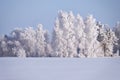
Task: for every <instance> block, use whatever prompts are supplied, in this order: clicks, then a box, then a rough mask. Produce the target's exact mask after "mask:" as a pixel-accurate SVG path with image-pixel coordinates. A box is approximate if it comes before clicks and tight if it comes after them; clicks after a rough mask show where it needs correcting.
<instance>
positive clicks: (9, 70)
mask: <svg viewBox="0 0 120 80" xmlns="http://www.w3.org/2000/svg"><path fill="white" fill-rule="evenodd" d="M0 80H120V58H82V59H81V58H0Z"/></svg>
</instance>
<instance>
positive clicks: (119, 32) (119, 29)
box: [113, 22, 120, 55]
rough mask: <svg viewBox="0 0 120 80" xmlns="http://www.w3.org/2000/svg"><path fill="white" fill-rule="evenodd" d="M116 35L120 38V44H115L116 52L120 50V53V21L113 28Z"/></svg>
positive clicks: (119, 41)
mask: <svg viewBox="0 0 120 80" xmlns="http://www.w3.org/2000/svg"><path fill="white" fill-rule="evenodd" d="M113 30H114V32H115V35H116V37H117V38H118V40H117V43H118V45H116V46H115V53H117V52H119V55H120V22H117V24H116V26H115V27H114V28H113Z"/></svg>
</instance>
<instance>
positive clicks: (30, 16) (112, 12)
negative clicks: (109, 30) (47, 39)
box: [0, 0, 120, 34]
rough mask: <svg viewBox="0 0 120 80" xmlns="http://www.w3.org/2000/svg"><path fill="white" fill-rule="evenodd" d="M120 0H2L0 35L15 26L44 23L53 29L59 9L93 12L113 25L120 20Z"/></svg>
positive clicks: (49, 28) (0, 3)
mask: <svg viewBox="0 0 120 80" xmlns="http://www.w3.org/2000/svg"><path fill="white" fill-rule="evenodd" d="M119 3H120V0H0V34H5V33H7V34H8V33H9V32H10V31H11V30H13V29H14V28H15V27H22V28H25V27H28V26H32V27H36V25H37V24H39V23H41V24H43V26H44V28H45V29H48V30H49V31H50V32H51V31H52V28H53V26H54V21H55V17H57V12H58V10H64V11H73V13H74V14H75V15H76V14H77V13H80V15H81V16H83V17H84V18H85V16H87V15H88V14H93V16H94V17H95V18H96V20H97V21H101V22H102V23H104V24H109V25H110V26H111V27H113V26H114V25H115V23H116V22H117V21H120V5H119Z"/></svg>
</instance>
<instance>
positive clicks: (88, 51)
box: [85, 15, 99, 57]
mask: <svg viewBox="0 0 120 80" xmlns="http://www.w3.org/2000/svg"><path fill="white" fill-rule="evenodd" d="M97 29H98V26H97V25H96V20H95V19H94V18H93V16H92V15H89V16H88V17H87V18H86V20H85V35H86V36H85V55H86V56H87V57H97V53H98V51H99V50H98V47H99V42H98V41H97V36H98V31H97Z"/></svg>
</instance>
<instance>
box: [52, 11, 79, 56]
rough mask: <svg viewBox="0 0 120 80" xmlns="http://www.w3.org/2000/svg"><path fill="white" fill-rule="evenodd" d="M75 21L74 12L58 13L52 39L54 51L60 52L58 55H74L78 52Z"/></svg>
mask: <svg viewBox="0 0 120 80" xmlns="http://www.w3.org/2000/svg"><path fill="white" fill-rule="evenodd" d="M74 23H75V17H74V15H73V13H72V12H69V13H67V12H64V11H60V12H59V13H58V18H57V19H56V22H55V28H54V32H53V40H52V41H53V42H52V46H53V49H54V52H55V53H56V54H58V56H61V57H73V56H75V55H76V54H77V52H76V47H75V42H76V41H75V40H76V39H75V32H74ZM54 42H55V43H54ZM56 44H58V45H56Z"/></svg>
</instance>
